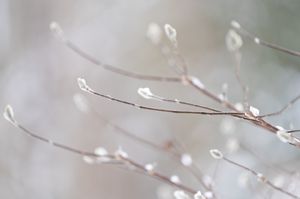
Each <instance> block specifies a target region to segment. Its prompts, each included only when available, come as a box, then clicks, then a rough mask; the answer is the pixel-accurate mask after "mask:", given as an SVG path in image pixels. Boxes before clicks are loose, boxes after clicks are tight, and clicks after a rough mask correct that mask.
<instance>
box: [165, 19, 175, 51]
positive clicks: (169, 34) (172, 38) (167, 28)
mask: <svg viewBox="0 0 300 199" xmlns="http://www.w3.org/2000/svg"><path fill="white" fill-rule="evenodd" d="M164 29H165V33H166V36H167V37H168V39H169V40H170V41H171V42H172V44H173V45H174V46H175V47H177V32H176V29H175V28H173V27H172V26H171V25H170V24H165V26H164Z"/></svg>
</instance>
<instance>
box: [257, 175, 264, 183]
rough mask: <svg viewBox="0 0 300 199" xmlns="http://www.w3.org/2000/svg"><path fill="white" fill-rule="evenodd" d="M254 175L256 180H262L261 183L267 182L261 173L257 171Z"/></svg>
mask: <svg viewBox="0 0 300 199" xmlns="http://www.w3.org/2000/svg"><path fill="white" fill-rule="evenodd" d="M256 177H257V181H259V182H263V183H265V182H267V178H266V177H265V176H264V175H263V174H262V173H258V174H257V175H256Z"/></svg>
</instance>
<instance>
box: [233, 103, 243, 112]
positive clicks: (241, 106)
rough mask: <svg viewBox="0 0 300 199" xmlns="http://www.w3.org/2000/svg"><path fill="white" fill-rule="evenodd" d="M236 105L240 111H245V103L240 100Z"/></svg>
mask: <svg viewBox="0 0 300 199" xmlns="http://www.w3.org/2000/svg"><path fill="white" fill-rule="evenodd" d="M234 107H235V108H236V109H237V110H238V111H240V112H243V111H244V106H243V104H242V103H240V102H238V103H236V104H235V105H234Z"/></svg>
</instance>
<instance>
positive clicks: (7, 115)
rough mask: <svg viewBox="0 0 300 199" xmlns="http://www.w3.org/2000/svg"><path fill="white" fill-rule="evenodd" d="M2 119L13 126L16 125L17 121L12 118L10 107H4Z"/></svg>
mask: <svg viewBox="0 0 300 199" xmlns="http://www.w3.org/2000/svg"><path fill="white" fill-rule="evenodd" d="M3 117H4V118H5V119H6V120H7V121H9V122H10V123H12V124H13V125H16V124H17V121H16V120H15V117H14V110H13V108H12V107H11V106H10V105H6V107H5V108H4V112H3Z"/></svg>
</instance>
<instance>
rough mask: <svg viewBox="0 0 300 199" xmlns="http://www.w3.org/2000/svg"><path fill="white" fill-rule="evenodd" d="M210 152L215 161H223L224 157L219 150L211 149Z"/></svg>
mask: <svg viewBox="0 0 300 199" xmlns="http://www.w3.org/2000/svg"><path fill="white" fill-rule="evenodd" d="M209 152H210V155H211V156H212V157H213V158H214V159H222V158H223V157H224V156H223V153H222V152H221V151H219V150H218V149H211V150H210V151H209Z"/></svg>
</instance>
